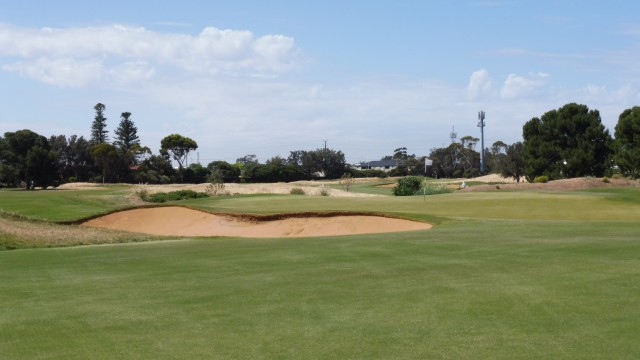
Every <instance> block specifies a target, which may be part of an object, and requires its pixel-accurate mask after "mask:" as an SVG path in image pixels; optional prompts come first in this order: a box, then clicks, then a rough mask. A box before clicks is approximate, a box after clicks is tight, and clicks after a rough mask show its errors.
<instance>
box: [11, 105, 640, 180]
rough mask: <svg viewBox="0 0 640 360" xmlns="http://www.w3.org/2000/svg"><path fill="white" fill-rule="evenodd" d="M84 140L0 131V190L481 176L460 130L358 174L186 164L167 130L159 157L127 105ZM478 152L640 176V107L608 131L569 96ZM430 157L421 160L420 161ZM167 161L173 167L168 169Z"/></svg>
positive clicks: (317, 154)
mask: <svg viewBox="0 0 640 360" xmlns="http://www.w3.org/2000/svg"><path fill="white" fill-rule="evenodd" d="M94 110H95V117H94V120H93V122H92V123H91V135H90V138H89V139H85V138H84V137H83V136H77V135H71V136H69V137H67V136H65V135H56V136H51V137H50V138H46V137H44V136H42V135H40V134H37V133H35V132H33V131H31V130H27V129H25V130H19V131H16V132H6V133H5V134H4V136H0V187H26V188H31V187H47V186H51V185H59V184H62V183H65V182H75V181H89V182H107V183H115V182H125V183H149V184H166V183H202V182H279V181H283V182H289V181H296V180H303V179H304V180H307V179H314V178H325V179H337V178H340V177H342V176H343V175H344V174H345V173H348V174H349V175H351V176H353V177H363V176H386V175H390V176H405V175H428V176H433V177H440V178H443V177H444V178H459V177H467V178H469V177H475V176H478V175H480V169H479V165H480V153H479V152H478V151H476V150H475V148H476V146H477V143H478V141H479V139H478V138H475V137H472V136H464V137H462V138H461V139H460V141H459V142H452V143H451V144H450V145H449V146H447V147H443V148H433V149H431V151H430V153H429V155H428V157H426V156H422V157H417V156H416V155H415V154H409V153H408V151H407V149H406V148H405V147H400V148H397V149H395V150H394V152H393V155H389V156H385V157H384V158H383V160H395V161H396V164H397V167H396V168H395V169H393V170H392V171H391V172H390V173H385V172H383V171H376V170H366V171H358V170H355V169H354V168H351V167H349V166H348V165H347V163H346V161H345V155H344V153H343V152H342V151H339V150H333V149H327V148H323V149H316V150H311V151H307V150H296V151H291V152H290V154H289V156H288V157H287V158H282V157H280V156H275V157H272V158H271V159H269V160H267V161H266V162H265V163H264V164H263V163H260V162H259V161H258V160H257V157H256V156H255V155H246V156H244V157H241V158H238V159H237V160H236V162H235V163H233V164H231V163H228V162H226V161H213V162H211V163H209V164H207V165H206V166H204V165H201V164H199V163H192V164H188V163H187V159H188V155H189V153H190V152H191V151H194V150H196V149H197V148H198V144H197V143H196V141H194V140H193V139H190V138H188V137H184V136H182V135H180V134H171V135H168V136H166V137H165V138H163V139H162V140H161V143H160V151H159V154H153V153H152V152H151V151H150V150H149V148H148V147H146V146H142V145H141V144H140V138H139V136H138V129H137V127H136V126H135V123H134V122H133V120H132V117H131V113H130V112H123V113H122V114H121V116H120V123H119V125H118V127H117V128H116V130H115V131H114V138H113V141H112V142H110V141H109V140H110V139H109V131H108V130H107V118H106V117H105V116H104V111H105V105H103V104H101V103H98V104H96V105H95V107H94ZM480 151H484V157H485V163H486V172H488V173H499V174H502V175H503V176H506V177H513V178H514V179H516V180H518V181H519V180H520V179H521V178H525V179H527V180H529V181H532V180H533V179H534V178H535V177H538V176H547V177H548V178H549V179H551V180H553V179H559V178H571V177H580V176H597V177H600V176H604V175H609V176H610V175H613V174H615V173H620V174H622V175H624V176H628V177H632V178H638V177H640V107H637V106H636V107H633V108H630V109H626V110H624V111H623V112H622V113H621V114H620V116H619V119H618V123H617V125H616V127H615V132H614V137H612V136H611V135H610V133H609V131H608V130H607V129H606V128H605V127H604V125H603V124H602V120H601V118H600V114H599V112H598V111H597V110H590V109H589V108H588V107H587V106H586V105H581V104H575V103H570V104H566V105H564V106H563V107H561V108H559V109H556V110H551V111H548V112H546V113H545V114H543V115H542V116H541V117H539V118H538V117H534V118H532V119H531V120H529V121H528V122H526V123H525V124H524V126H523V141H519V142H516V143H514V144H506V143H504V142H502V141H497V142H495V143H493V144H492V145H491V147H489V148H485V149H481V150H480ZM427 158H428V159H430V160H431V164H430V166H427V167H425V161H426V159H427ZM173 161H175V163H177V164H178V166H177V168H174V166H173Z"/></svg>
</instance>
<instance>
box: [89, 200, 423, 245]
mask: <svg viewBox="0 0 640 360" xmlns="http://www.w3.org/2000/svg"><path fill="white" fill-rule="evenodd" d="M82 225H83V226H92V227H103V228H110V229H117V230H124V231H130V232H137V233H145V234H152V235H170V236H237V237H251V238H269V237H311V236H334V235H352V234H372V233H384V232H397V231H412V230H425V229H430V228H431V225H429V224H425V223H421V222H416V221H410V220H403V219H392V218H386V217H382V216H362V215H353V216H351V215H348V216H332V217H306V218H302V217H297V218H286V219H280V220H273V221H249V220H241V219H238V218H234V217H231V216H229V217H226V216H222V215H214V214H210V213H206V212H202V211H198V210H193V209H187V208H183V207H158V208H146V209H135V210H126V211H121V212H117V213H113V214H110V215H106V216H103V217H100V218H97V219H93V220H89V221H87V222H85V223H83V224H82Z"/></svg>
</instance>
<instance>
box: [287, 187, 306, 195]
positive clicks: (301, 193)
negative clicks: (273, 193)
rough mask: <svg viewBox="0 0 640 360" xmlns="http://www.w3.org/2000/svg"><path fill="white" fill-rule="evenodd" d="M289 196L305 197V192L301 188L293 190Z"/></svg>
mask: <svg viewBox="0 0 640 360" xmlns="http://www.w3.org/2000/svg"><path fill="white" fill-rule="evenodd" d="M289 194H291V195H304V194H305V193H304V190H302V189H301V188H297V187H295V188H292V189H291V191H289Z"/></svg>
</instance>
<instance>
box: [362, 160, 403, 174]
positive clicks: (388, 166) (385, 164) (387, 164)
mask: <svg viewBox="0 0 640 360" xmlns="http://www.w3.org/2000/svg"><path fill="white" fill-rule="evenodd" d="M396 167H398V163H397V161H396V160H377V161H366V162H361V163H359V164H357V165H356V166H355V168H356V169H358V170H382V171H385V172H389V171H391V170H393V169H395V168H396Z"/></svg>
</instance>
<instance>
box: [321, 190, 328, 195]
mask: <svg viewBox="0 0 640 360" xmlns="http://www.w3.org/2000/svg"><path fill="white" fill-rule="evenodd" d="M320 196H329V190H327V189H320Z"/></svg>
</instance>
